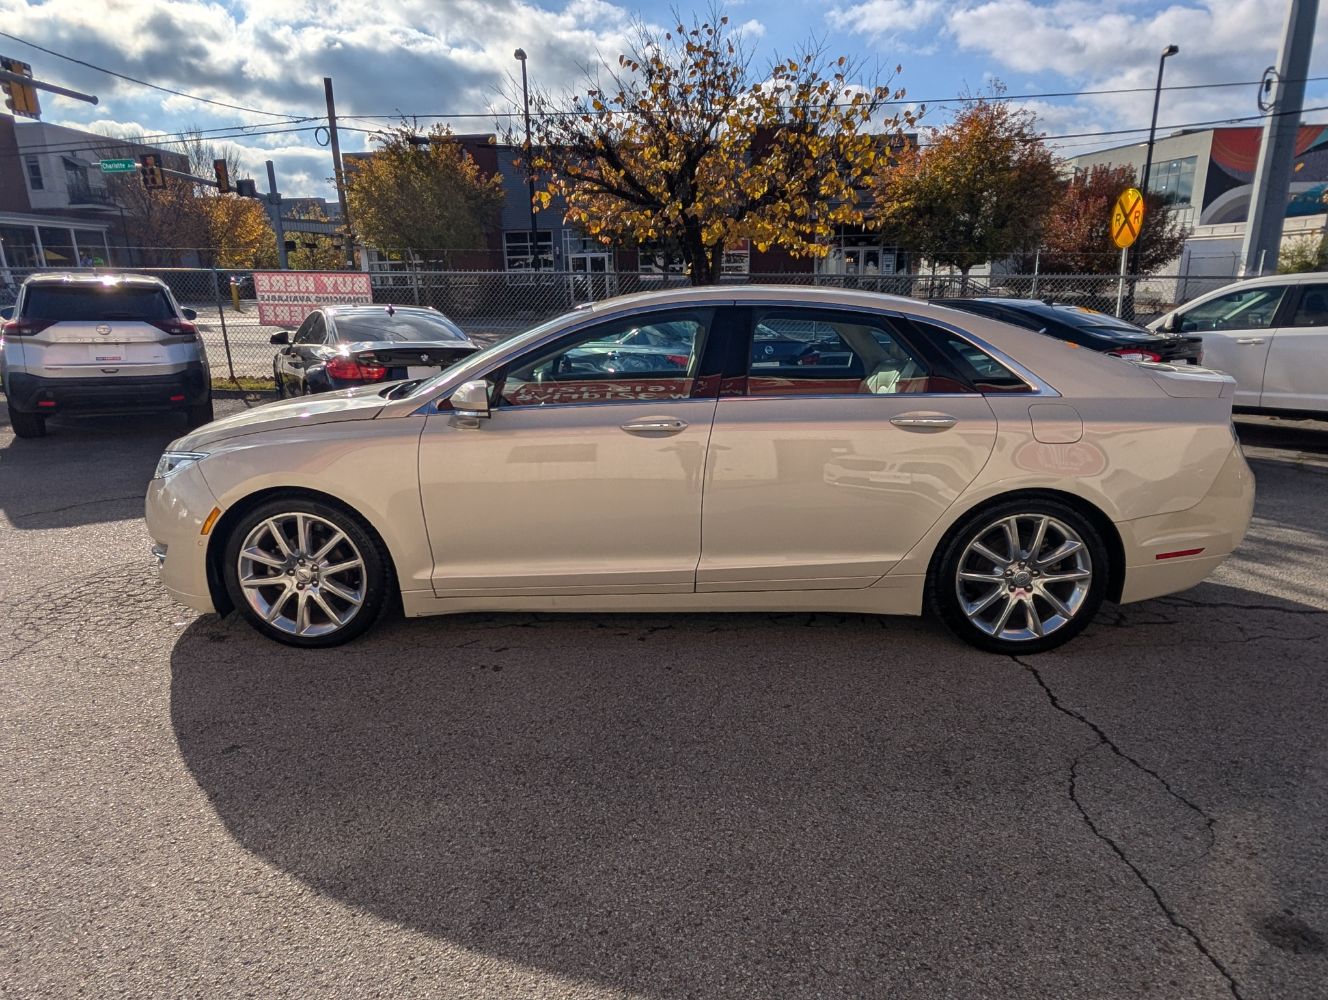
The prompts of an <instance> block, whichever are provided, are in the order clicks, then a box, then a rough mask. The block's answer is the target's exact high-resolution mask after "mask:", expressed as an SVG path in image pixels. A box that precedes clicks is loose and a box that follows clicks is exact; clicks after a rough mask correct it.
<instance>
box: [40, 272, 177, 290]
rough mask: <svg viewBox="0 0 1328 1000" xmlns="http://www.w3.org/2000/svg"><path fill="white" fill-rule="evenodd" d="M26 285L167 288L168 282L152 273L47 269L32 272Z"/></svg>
mask: <svg viewBox="0 0 1328 1000" xmlns="http://www.w3.org/2000/svg"><path fill="white" fill-rule="evenodd" d="M23 283H24V284H25V285H105V286H112V285H138V286H140V287H147V286H151V287H154V288H165V287H167V286H166V282H164V281H162V280H161V279H160V278H157V277H154V276H152V275H150V274H74V273H72V272H69V271H45V272H42V273H41V274H30V275H28V277H27V279H26V280H25V281H24V282H23Z"/></svg>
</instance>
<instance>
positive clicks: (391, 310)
mask: <svg viewBox="0 0 1328 1000" xmlns="http://www.w3.org/2000/svg"><path fill="white" fill-rule="evenodd" d="M387 314H388V315H389V316H395V315H396V314H397V311H396V309H394V308H393V307H392V306H390V305H389V306H388V307H387Z"/></svg>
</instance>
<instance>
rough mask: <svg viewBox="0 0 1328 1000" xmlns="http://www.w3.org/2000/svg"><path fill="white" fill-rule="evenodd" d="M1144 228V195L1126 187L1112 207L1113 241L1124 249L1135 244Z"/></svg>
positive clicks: (1137, 190)
mask: <svg viewBox="0 0 1328 1000" xmlns="http://www.w3.org/2000/svg"><path fill="white" fill-rule="evenodd" d="M1143 228H1144V196H1143V194H1142V193H1140V191H1139V189H1138V188H1126V189H1125V190H1124V191H1122V192H1121V196H1120V197H1119V198H1117V199H1116V204H1115V205H1114V206H1113V207H1112V209H1111V242H1113V243H1115V244H1116V246H1118V247H1120V248H1121V249H1122V250H1124V249H1126V248H1127V247H1131V246H1133V245H1134V241H1135V240H1137V239H1138V238H1139V233H1140V232H1142V231H1143Z"/></svg>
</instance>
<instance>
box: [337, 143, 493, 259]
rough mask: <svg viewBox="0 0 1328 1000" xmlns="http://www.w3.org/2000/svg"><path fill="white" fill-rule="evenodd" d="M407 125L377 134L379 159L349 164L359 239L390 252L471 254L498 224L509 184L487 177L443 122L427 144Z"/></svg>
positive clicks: (373, 157)
mask: <svg viewBox="0 0 1328 1000" xmlns="http://www.w3.org/2000/svg"><path fill="white" fill-rule="evenodd" d="M418 138H419V136H418V133H417V132H416V130H415V128H413V127H412V126H411V124H409V123H407V122H402V123H401V124H400V125H398V126H397V127H395V128H394V129H392V130H391V131H390V132H389V133H388V134H386V135H384V136H380V137H377V139H376V141H377V143H378V148H377V149H376V150H374V152H373V155H371V156H368V157H365V158H363V159H357V160H351V161H348V163H347V176H346V201H347V203H348V207H349V209H350V217H351V219H353V220H354V227H355V233H356V235H357V236H358V237H359V238H360V239H361V240H363V241H364V242H365V243H368V244H369V245H370V246H374V247H377V248H379V249H380V250H384V251H406V252H409V253H411V254H414V255H416V256H420V257H424V258H426V259H430V257H431V255H433V254H438V253H441V252H443V251H447V250H471V249H474V248H476V247H478V246H480V245H481V244H482V241H483V238H484V235H485V233H487V232H489V231H490V230H491V229H493V227H494V226H495V225H496V224H497V215H498V211H499V209H500V208H501V206H502V203H503V191H502V179H501V178H500V177H496V176H495V177H486V176H484V173H483V171H481V170H480V168H479V166H478V165H477V164H476V163H475V161H474V160H473V159H471V157H470V155H469V154H468V153H467V152H466V151H465V149H464V148H463V147H462V146H461V144H460V143H458V142H456V141H455V140H454V137H453V135H452V131H451V129H449V128H447V127H445V126H441V125H436V126H434V127H433V128H432V129H431V130H430V131H429V133H428V134H427V136H425V137H424V138H427V139H428V142H427V143H420V142H418V141H412V140H416V139H418Z"/></svg>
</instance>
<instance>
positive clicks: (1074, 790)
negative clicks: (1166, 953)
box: [1069, 757, 1245, 1000]
mask: <svg viewBox="0 0 1328 1000" xmlns="http://www.w3.org/2000/svg"><path fill="white" fill-rule="evenodd" d="M1080 759H1081V758H1079V757H1076V758H1075V759H1074V761H1073V762H1072V763H1071V764H1070V788H1069V791H1070V801H1071V802H1073V803H1074V807H1075V808H1076V809H1077V810H1079V815H1080V816H1082V817H1083V820H1084V823H1085V824H1086V825H1087V826H1088V829H1090V830H1091V831H1092V832H1093V836H1095V837H1096V838H1097V839H1098V840H1100V841H1102V843H1104V844H1106V845H1107V846H1108V847H1109V848H1111V851H1112V853H1113V854H1115V855H1116V857H1118V858H1120V859H1121V861H1122V862H1123V863H1124V864H1125V866H1126V867H1127V868H1129V869H1130V871H1132V872H1134V877H1135V878H1137V879H1138V880H1139V882H1140V884H1141V885H1142V886H1143V887H1144V888H1145V889H1147V890H1148V893H1149V895H1151V896H1152V897H1153V900H1154V902H1156V903H1157V907H1158V909H1159V910H1161V911H1162V915H1163V916H1165V917H1166V918H1167V923H1169V924H1171V926H1172V927H1175V928H1176V929H1177V930H1179V931H1183V932H1184V933H1185V935H1186V936H1187V937H1188V938H1189V939H1190V940H1191V941H1192V942H1194V947H1195V948H1197V949H1198V950H1199V953H1200V954H1201V955H1203V957H1204V958H1206V959H1208V963H1209V964H1210V965H1211V966H1212V967H1213V968H1214V969H1216V970H1217V972H1218V974H1219V975H1220V976H1221V977H1222V978H1223V979H1224V980H1226V984H1227V989H1229V990H1230V991H1231V995H1232V996H1233V997H1235V998H1236V1000H1245V996H1244V994H1242V993H1241V992H1240V986H1239V985H1238V984H1237V983H1236V978H1235V976H1233V975H1232V974H1231V973H1230V972H1229V971H1228V970H1227V967H1226V966H1225V965H1223V964H1222V960H1221V959H1219V958H1218V957H1217V956H1216V955H1214V954H1213V953H1212V952H1211V951H1209V950H1208V946H1207V945H1206V944H1204V942H1203V938H1201V937H1200V936H1199V934H1198V932H1196V931H1195V930H1194V928H1192V927H1191V926H1190V925H1189V924H1187V923H1185V921H1183V920H1181V919H1180V917H1179V916H1177V915H1176V912H1175V911H1174V910H1173V909H1172V908H1171V907H1170V906H1168V905H1167V901H1166V900H1165V899H1163V898H1162V893H1160V892H1159V891H1158V890H1157V887H1156V886H1154V885H1153V883H1152V882H1150V881H1149V879H1148V876H1147V875H1145V874H1144V873H1143V870H1142V869H1140V868H1139V866H1138V865H1136V864H1135V863H1134V862H1133V861H1131V860H1130V857H1129V855H1128V854H1126V853H1125V851H1124V849H1122V848H1121V846H1120V845H1119V844H1117V843H1116V841H1114V840H1112V839H1111V837H1110V836H1108V835H1107V834H1106V833H1104V832H1103V831H1102V830H1101V829H1100V828H1099V827H1098V825H1097V824H1096V823H1094V822H1093V817H1092V816H1090V815H1089V814H1088V810H1087V809H1085V808H1084V804H1083V803H1082V802H1080V801H1079V795H1078V781H1079V761H1080Z"/></svg>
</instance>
